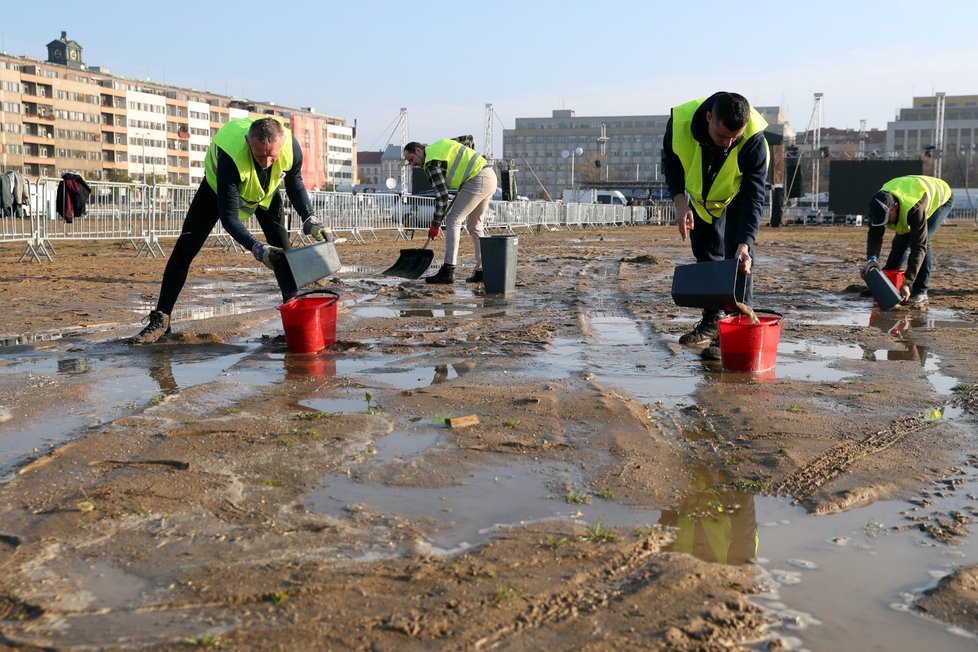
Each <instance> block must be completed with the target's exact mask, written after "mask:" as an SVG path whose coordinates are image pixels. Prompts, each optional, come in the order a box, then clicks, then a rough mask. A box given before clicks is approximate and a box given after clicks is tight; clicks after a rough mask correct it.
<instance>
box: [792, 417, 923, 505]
mask: <svg viewBox="0 0 978 652" xmlns="http://www.w3.org/2000/svg"><path fill="white" fill-rule="evenodd" d="M936 423H938V421H936V420H927V419H925V418H924V417H921V416H910V417H903V418H901V419H897V420H896V421H894V422H892V423H891V424H890V425H889V426H887V427H886V428H884V429H882V430H878V431H876V432H874V433H872V434H870V435H868V436H866V437H864V438H863V439H862V440H860V441H857V442H847V443H845V444H841V445H839V446H836V447H835V448H832V449H830V450H827V451H825V452H824V453H822V454H821V455H819V456H817V457H815V458H814V459H812V460H810V461H809V462H807V463H806V464H804V465H803V466H801V467H799V468H798V469H796V470H795V471H793V472H792V473H791V474H790V475H788V477H786V478H785V479H784V480H782V481H781V482H779V483H777V484H776V485H775V487H774V492H775V494H778V495H782V496H792V497H793V499H794V500H793V502H794V503H795V504H797V503H798V502H799V501H802V500H805V499H808V498H811V496H812V495H813V494H814V493H815V492H816V491H818V490H819V489H820V488H822V487H823V486H825V485H826V484H828V483H829V482H832V481H833V480H835V479H836V478H838V477H839V476H841V475H842V474H844V473H845V472H846V470H847V469H848V468H849V467H851V466H852V465H853V464H855V463H856V462H858V461H859V460H861V459H863V458H865V457H868V456H870V455H873V454H874V453H879V452H882V451H884V450H886V449H887V448H890V447H891V446H893V445H895V444H898V443H900V442H901V441H902V440H903V439H905V438H906V437H907V436H908V435H912V434H914V433H917V432H920V431H921V430H924V429H926V428H930V427H932V426H934V425H935V424H936Z"/></svg>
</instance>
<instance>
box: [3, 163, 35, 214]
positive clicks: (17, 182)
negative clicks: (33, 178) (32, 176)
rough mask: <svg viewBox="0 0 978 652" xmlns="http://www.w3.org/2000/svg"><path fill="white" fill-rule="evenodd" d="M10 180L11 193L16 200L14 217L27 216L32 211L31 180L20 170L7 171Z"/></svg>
mask: <svg viewBox="0 0 978 652" xmlns="http://www.w3.org/2000/svg"><path fill="white" fill-rule="evenodd" d="M7 178H8V179H9V180H10V188H11V194H12V195H13V200H14V205H13V209H14V217H25V216H26V215H27V214H28V213H30V208H31V188H30V182H28V180H27V177H25V176H24V175H23V174H21V173H20V172H14V171H10V172H7Z"/></svg>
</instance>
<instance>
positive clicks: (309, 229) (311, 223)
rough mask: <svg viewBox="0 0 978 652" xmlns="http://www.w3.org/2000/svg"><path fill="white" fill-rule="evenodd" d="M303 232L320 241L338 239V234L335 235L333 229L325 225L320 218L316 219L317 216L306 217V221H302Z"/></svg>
mask: <svg viewBox="0 0 978 652" xmlns="http://www.w3.org/2000/svg"><path fill="white" fill-rule="evenodd" d="M302 233H304V234H305V235H311V236H312V237H313V238H314V239H315V240H318V241H319V242H322V241H323V240H325V241H326V242H333V241H334V240H336V236H334V235H333V231H332V230H331V229H328V228H326V227H325V226H323V225H322V224H321V223H320V222H319V221H318V220H316V217H315V216H310V217H307V218H306V219H305V221H304V222H303V223H302Z"/></svg>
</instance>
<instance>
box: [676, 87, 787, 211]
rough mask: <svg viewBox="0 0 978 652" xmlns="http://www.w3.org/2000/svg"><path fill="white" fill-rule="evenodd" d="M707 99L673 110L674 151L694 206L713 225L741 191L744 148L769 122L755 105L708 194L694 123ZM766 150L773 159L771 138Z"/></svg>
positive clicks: (701, 152) (691, 203)
mask: <svg viewBox="0 0 978 652" xmlns="http://www.w3.org/2000/svg"><path fill="white" fill-rule="evenodd" d="M705 100H706V98H700V99H698V100H693V101H691V102H686V103H685V104H680V105H679V106H677V107H674V108H673V109H672V150H673V151H674V152H675V153H676V156H678V157H679V160H680V162H682V164H683V172H684V173H685V175H684V176H685V178H686V194H687V195H688V196H689V199H690V205H691V206H692V207H693V210H695V211H696V214H697V215H699V216H700V218H701V219H702V220H703V221H704V222H706V223H707V224H712V223H713V219H714V218H719V217H720V216H721V215H722V214H723V211H724V210H725V209H726V208H727V206H729V205H730V202H732V201H733V200H734V197H736V196H737V193H738V192H740V182H741V180H742V179H743V177H744V174H743V172H742V171H741V169H740V162H739V160H738V155H739V154H740V150H741V149H743V147H744V143H746V142H747V141H748V140H749V139H750V137H751V136H753V135H754V134H756V133H758V132H761V131H764V129H765V128H766V127H767V121H766V120H765V119H764V118H763V117H761V114H760V113H758V112H757V110H755V109H754V107H751V109H750V119H749V120H748V121H747V126H746V128H745V129H744V135H743V136H742V137H741V139H740V141H739V142H738V143H737V144H736V145H734V146H733V148H732V149H731V150H730V152H729V153H728V155H727V160H726V161H724V162H723V166H722V167H721V168H720V170H719V172H717V176H716V178H715V179H714V180H713V185H711V186H710V192H709V194H708V195H707V196H706V197H704V196H703V146H702V145H701V144H700V143H699V142H698V141H697V140H696V138H694V137H693V127H692V125H693V114H694V113H695V112H696V109H698V108H699V107H700V105H701V104H703V102H704V101H705ZM764 149H765V152H766V156H767V157H768V158H769V159H770V156H771V152H770V148H769V147H768V146H767V141H765V142H764Z"/></svg>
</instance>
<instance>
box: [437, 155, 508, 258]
mask: <svg viewBox="0 0 978 652" xmlns="http://www.w3.org/2000/svg"><path fill="white" fill-rule="evenodd" d="M497 184H498V181H497V179H496V173H495V172H494V171H493V169H492V168H491V167H489V166H486V167H484V168H482V170H480V171H479V174H477V175H475V176H474V177H472V178H471V179H469V180H468V181H467V182H465V183H463V184H462V187H461V188H459V190H458V193H457V194H456V195H455V203H453V204H452V207H451V208H450V209H449V210H448V213H447V214H446V215H445V264H447V265H454V264H455V263H456V261H457V260H458V241H459V238H460V236H461V235H462V220H465V226H466V228H467V229H468V230H469V237H471V238H472V244H473V246H474V247H475V268H476V269H477V270H478V269H482V251H481V249H480V247H479V238H481V237H482V236H483V235H484V234H485V231H483V229H482V226H483V219H482V218H483V217H485V214H486V211H487V210H488V209H489V199H490V198H491V197H492V194H493V193H494V192H496V186H497Z"/></svg>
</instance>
